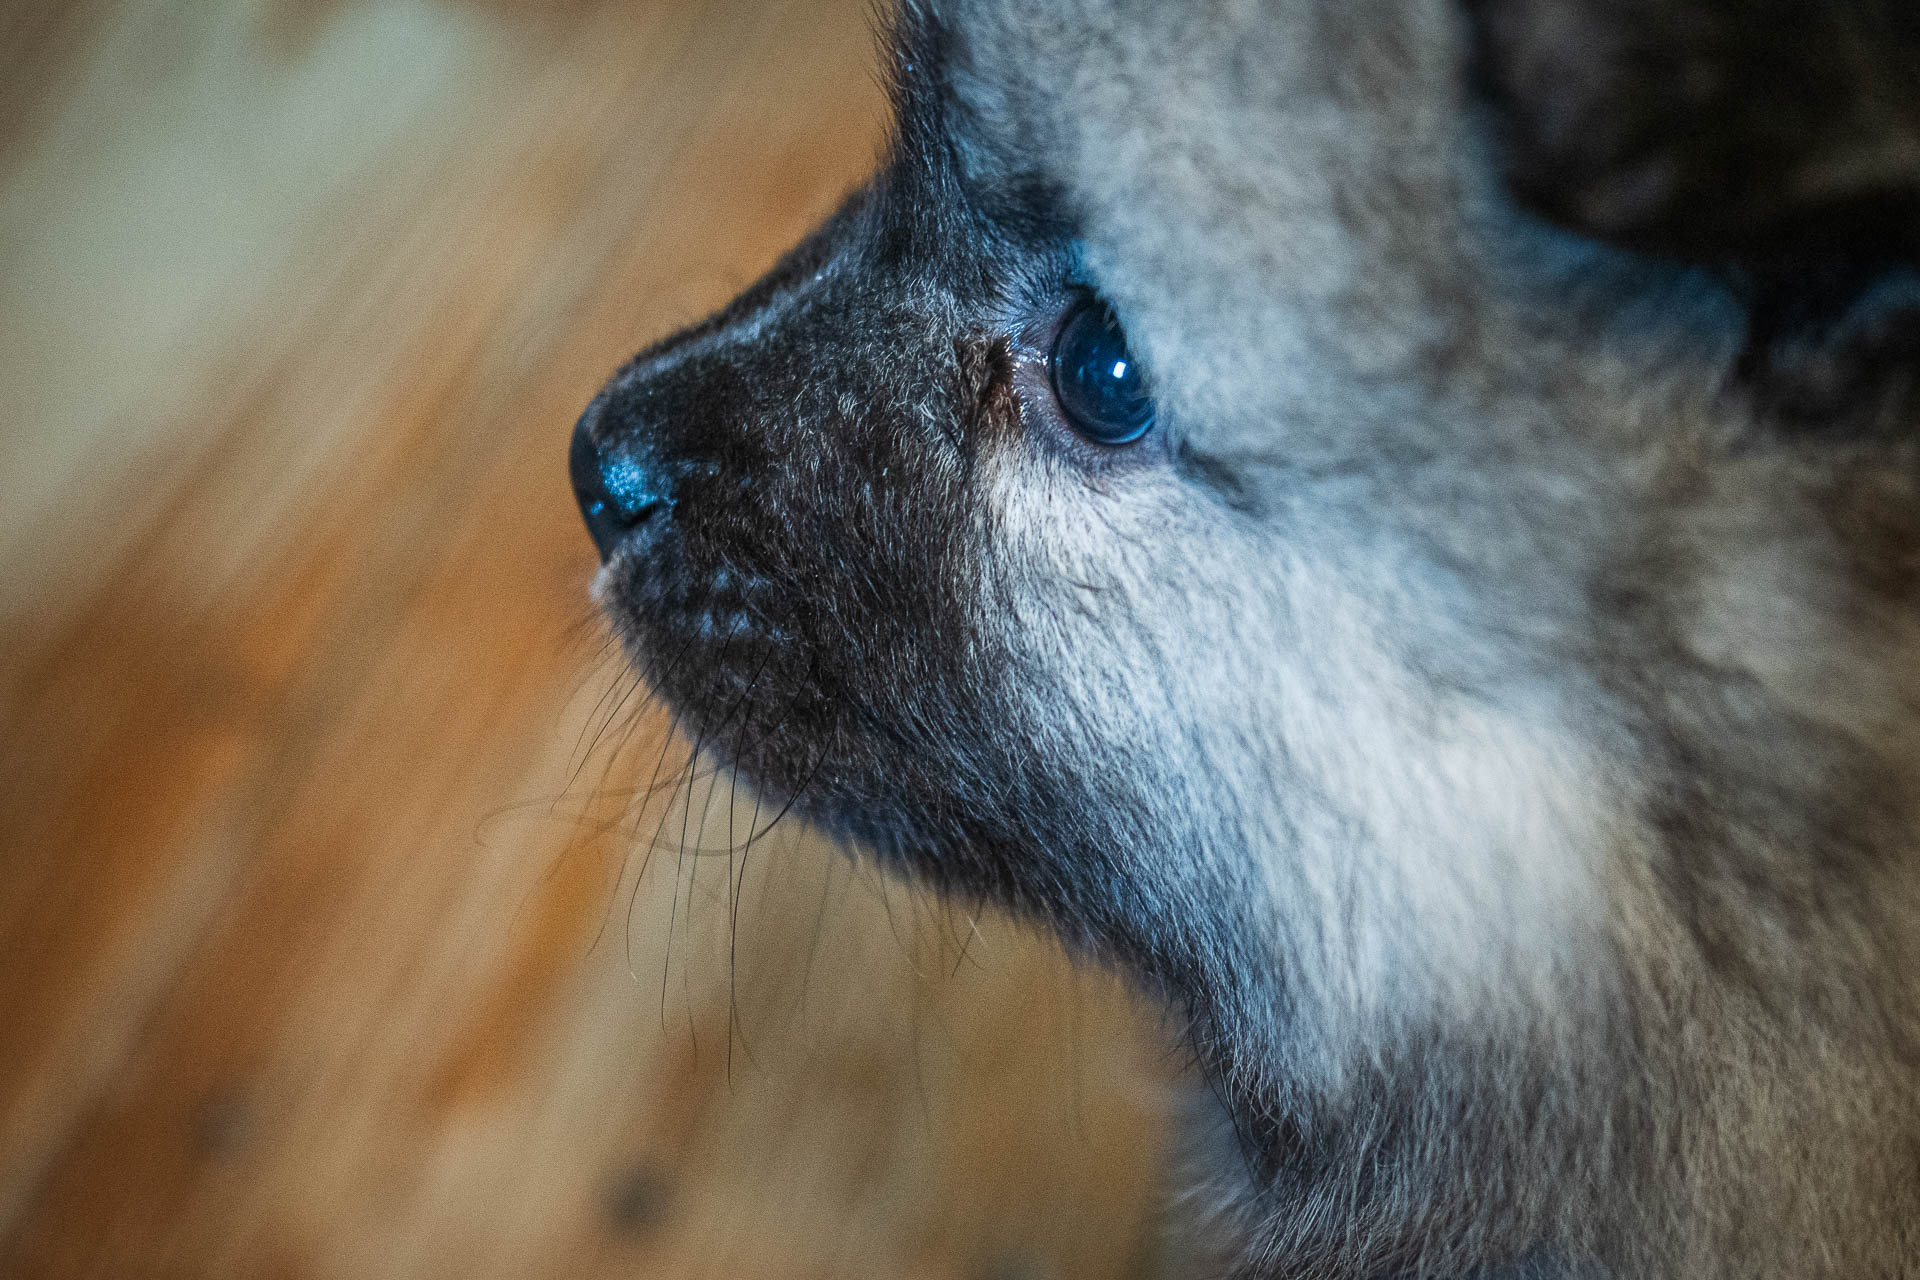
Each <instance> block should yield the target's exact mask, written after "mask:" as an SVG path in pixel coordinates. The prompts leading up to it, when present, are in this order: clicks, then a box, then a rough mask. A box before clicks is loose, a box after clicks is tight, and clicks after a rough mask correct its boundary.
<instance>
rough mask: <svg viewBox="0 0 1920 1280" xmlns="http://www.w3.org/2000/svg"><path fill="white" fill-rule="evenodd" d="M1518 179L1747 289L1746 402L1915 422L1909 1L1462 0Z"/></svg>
mask: <svg viewBox="0 0 1920 1280" xmlns="http://www.w3.org/2000/svg"><path fill="white" fill-rule="evenodd" d="M1462 4H1463V5H1464V7H1465V9H1466V11H1467V13H1468V15H1469V17H1470V19H1471V20H1472V24H1473V30H1474V39H1475V58H1474V69H1475V74H1476V80H1477V82H1478V85H1479V87H1480V89H1481V90H1482V91H1483V92H1484V94H1485V95H1486V97H1487V98H1488V99H1489V100H1490V102H1491V104H1492V107H1493V115H1494V120H1495V123H1496V128H1497V130H1498V134H1499V141H1500V145H1501V150H1502V155H1503V160H1504V163H1505V165H1506V169H1507V175H1508V179H1509V181H1510V183H1511V185H1512V188H1513V191H1514V192H1515V194H1516V195H1517V196H1518V197H1519V198H1520V199H1521V200H1522V201H1523V202H1525V203H1526V204H1528V205H1530V206H1532V207H1533V208H1534V209H1535V210H1536V211H1538V212H1540V213H1542V214H1544V215H1545V216H1547V217H1548V218H1550V219H1553V220H1555V221H1558V222H1561V223H1563V224H1565V225H1567V226H1570V227H1572V228H1574V229H1576V230H1578V231H1582V232H1585V233H1587V234H1589V235H1592V236H1595V237H1598V238H1600V239H1603V240H1608V241H1612V242H1614V243H1616V244H1620V245H1624V246H1626V247H1628V248H1632V249H1638V250H1642V251H1647V252H1653V253H1659V254H1663V255H1667V256H1671V257H1674V258H1678V259H1681V260H1684V261H1689V262H1694V263H1698V264H1702V265H1707V266H1712V267H1716V268H1720V269H1722V270H1723V271H1724V272H1725V273H1726V274H1727V275H1728V276H1729V278H1730V279H1732V280H1733V281H1734V282H1735V283H1736V285H1738V286H1739V287H1741V288H1743V289H1744V290H1745V292H1746V295H1747V299H1748V302H1749V307H1748V316H1749V328H1748V334H1747V350H1746V353H1745V355H1744V356H1743V357H1742V360H1741V362H1740V366H1739V369H1738V372H1737V376H1736V383H1735V385H1734V387H1733V388H1731V389H1732V390H1735V391H1737V392H1739V393H1742V394H1745V395H1746V396H1748V397H1749V399H1750V401H1751V402H1752V403H1753V405H1754V406H1755V408H1756V409H1757V411H1758V412H1759V414H1760V415H1761V417H1762V418H1763V419H1765V420H1769V421H1773V422H1777V423H1780V424H1783V425H1789V426H1797V427H1802V428H1813V429H1818V430H1824V431H1848V432H1858V431H1874V430H1878V431H1884V432H1893V433H1899V434H1902V435H1907V434H1911V433H1912V432H1913V430H1914V428H1915V425H1916V420H1917V419H1920V0H1462Z"/></svg>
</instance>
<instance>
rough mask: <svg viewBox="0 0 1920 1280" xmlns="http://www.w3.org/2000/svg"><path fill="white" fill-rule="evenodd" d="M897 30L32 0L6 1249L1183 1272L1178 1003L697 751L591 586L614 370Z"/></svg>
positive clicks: (868, 123)
mask: <svg viewBox="0 0 1920 1280" xmlns="http://www.w3.org/2000/svg"><path fill="white" fill-rule="evenodd" d="M871 48H872V46H871V42H870V39H869V36H868V31H867V15H866V10H865V5H864V4H863V2H862V0H805V2H794V3H769V2H767V0H712V2H709V3H699V2H694V0H688V2H684V3H674V2H669V0H640V2H637V3H611V2H605V3H595V2H593V0H544V2H542V0H519V2H515V0H488V2H481V0H472V2H470V3H455V2H452V0H447V2H444V3H431V2H429V0H378V2H373V3H364V4H355V3H325V2H324V0H207V2H204V3H198V2H196V3H182V2H181V0H24V2H23V0H8V2H4V3H0V1274H4V1275H7V1276H60V1277H68V1276H109V1277H121V1276H127V1277H148V1276H195V1277H199V1276H236V1277H241V1276H244V1277H254V1276H276V1277H279V1276H284V1277H342V1278H345V1277H354V1278H356V1280H357V1278H359V1277H377V1276H395V1277H401V1276H406V1277H412V1276H458V1277H481V1276H501V1277H508V1276H511V1277H541V1276H569V1277H591V1276H602V1275H607V1276H611V1275H633V1276H663V1277H677V1276H692V1275H704V1276H714V1277H757V1276H766V1277H776V1276H777V1277H803V1276H863V1277H864V1276H872V1277H898V1276H928V1277H977V1278H978V1280H989V1278H992V1280H1013V1278H1014V1277H1033V1278H1035V1280H1038V1278H1039V1277H1050V1276H1061V1277H1067V1276H1087V1277H1092V1276H1125V1275H1141V1274H1144V1273H1145V1271H1146V1268H1147V1259H1148V1257H1149V1254H1150V1253H1151V1250H1152V1242H1151V1235H1152V1231H1151V1228H1150V1226H1149V1225H1148V1216H1147V1214H1146V1212H1145V1208H1144V1206H1145V1204H1146V1202H1147V1196H1148V1187H1149V1185H1150V1183H1151V1181H1152V1177H1153V1168H1154V1165H1155V1162H1156V1159H1157V1151H1158V1143H1159V1138H1158V1134H1159V1121H1158V1117H1159V1115H1160V1113H1161V1110H1162V1109H1163V1093H1164V1085H1163V1081H1164V1078H1165V1076H1166V1074H1167V1071H1168V1069H1169V1066H1170V1059H1171V1057H1172V1055H1171V1053H1170V1052H1169V1050H1168V1049H1167V1048H1166V1047H1165V1046H1164V1044H1163V1042H1162V1041H1161V1039H1160V1038H1159V1035H1158V1032H1157V1031H1155V1030H1154V1029H1153V1028H1152V1027H1151V1026H1150V1024H1149V1020H1148V1019H1146V1018H1145V1017H1143V1016H1141V1015H1140V1014H1139V1013H1138V1012H1137V1011H1135V1010H1133V1009H1131V1008H1130V1007H1129V1005H1128V1003H1127V1001H1126V1000H1125V999H1124V998H1123V997H1122V996H1121V995H1120V994H1119V993H1118V992H1117V991H1116V990H1115V989H1114V988H1113V987H1112V985H1111V984H1109V983H1108V982H1107V981H1105V980H1104V979H1101V978H1098V977H1096V976H1093V975H1088V974H1074V973H1073V972H1071V971H1070V970H1069V969H1068V968H1067V966H1066V965H1065V964H1064V963H1063V962H1062V961H1061V960H1060V958H1059V957H1058V955H1057V954H1056V953H1054V952H1053V951H1052V950H1051V949H1050V948H1049V947H1047V946H1045V945H1042V944H1039V943H1037V942H1035V941H1034V940H1032V939H1031V938H1029V937H1027V936H1026V935H1024V934H1022V933H1020V932H1019V931H1017V930H1014V929H1012V928H1010V927H1009V926H1007V925H1006V924H1005V923H1004V922H999V921H994V920H986V919H982V920H978V921H975V920H972V919H970V918H969V916H968V914H967V913H966V912H965V911H963V910H959V909H955V908H948V907H944V906H940V905H937V904H933V903H931V902H929V901H928V900H926V899H924V898H922V897H920V896H917V895H916V894H914V893H912V892H909V891H907V890H905V889H903V888H902V887H901V886H899V885H897V884H891V883H885V882H882V881H881V880H879V879H878V878H876V876H875V875H874V874H873V873H872V872H871V871H870V870H869V869H867V868H865V867H862V866H859V865H858V864H856V863H854V862H851V861H849V860H847V859H846V858H844V857H842V856H840V855H839V854H837V853H835V852H833V851H831V850H825V849H822V848H820V847H819V846H818V844H817V843H816V842H813V841H811V840H809V839H808V838H806V837H805V836H804V834H803V833H800V832H798V831H796V830H794V829H793V828H792V827H790V826H789V827H783V828H781V829H780V830H778V831H777V832H776V833H775V834H774V835H773V836H770V837H769V838H768V839H767V840H766V841H765V842H764V843H762V844H760V845H757V846H755V847H754V848H753V849H752V851H751V856H750V857H748V858H747V859H746V860H745V864H744V867H743V865H742V858H741V856H740V855H739V854H738V852H737V851H736V850H735V849H733V848H730V847H729V839H728V836H727V834H726V825H727V816H726V811H725V803H726V801H727V799H728V788H727V787H725V786H724V785H721V786H720V787H719V788H718V789H717V791H713V794H712V795H711V796H710V795H709V791H710V790H712V789H713V784H712V782H711V780H708V779H704V778H703V779H696V780H694V782H693V784H692V785H691V787H690V788H688V787H678V788H676V787H668V788H663V789H660V794H658V795H657V796H655V797H653V798H652V799H649V798H648V797H647V795H646V794H645V792H646V789H647V783H648V782H649V780H650V779H653V778H654V777H656V768H658V770H659V772H658V775H657V776H658V777H660V778H664V779H666V780H669V781H672V780H677V779H679V778H680V777H681V773H680V772H679V769H680V764H681V757H680V756H679V755H677V754H676V753H675V751H674V749H673V748H672V746H671V745H670V744H666V743H665V740H664V737H663V734H664V724H663V722H662V720H661V719H660V717H658V716H657V715H656V714H654V713H653V712H651V711H649V710H647V709H646V704H645V698H644V696H643V695H642V694H638V693H634V692H633V691H632V687H631V682H630V680H629V678H628V677H627V676H626V675H625V673H624V671H623V668H622V665H621V663H620V660H619V656H618V654H617V653H612V652H610V651H609V650H608V649H607V647H606V645H605V635H604V632H603V630H602V629H601V628H600V626H599V625H598V623H597V621H596V620H595V619H594V618H593V616H592V612H591V609H590V607H589V606H588V604H587V602H586V597H585V587H586V582H587V578H588V575H589V573H590V571H591V567H592V566H591V559H592V555H591V550H590V548H589V546H588V543H587V539H586V537H585V535H584V532H583V531H582V529H581V528H580V527H579V524H578V519H577V517H576V515H575V513H574V510H573V504H572V501H571V499H570V497H569V494H568V492H567V486H566V482H565V456H564V455H565V445H566V440H567V431H568V429H569V427H570V425H571V421H572V418H573V416H574V414H575V413H577V412H578V410H579V409H580V408H581V407H582V406H583V405H584V404H585V402H586V400H587V399H588V397H589V396H590V395H591V394H592V392H593V390H594V389H595V387H596V386H597V385H598V383H599V381H600V380H601V379H602V378H603V377H604V376H605V375H606V374H607V373H608V372H609V371H610V370H611V369H612V368H613V367H614V366H615V365H616V364H618V363H619V362H620V360H621V359H623V358H624V357H625V356H626V355H627V354H629V353H630V352H631V351H633V350H634V349H636V348H637V347H639V346H640V345H643V344H644V343H645V342H646V341H648V340H650V339H651V338H653V337H657V336H659V335H660V334H662V333H663V332H665V331H666V330H668V329H669V328H671V327H673V326H674V325H676V324H679V323H683V322H685V321H688V320H691V319H693V318H695V317H697V316H698V315H700V314H701V313H702V312H703V311H704V310H706V309H708V308H710V307H712V306H714V305H716V304H717V303H719V302H720V301H722V300H723V299H724V298H725V297H726V295H727V294H728V293H729V292H731V291H732V290H733V289H735V288H737V287H739V286H740V285H741V284H743V283H745V282H746V281H747V280H748V279H750V278H751V277H752V275H753V274H754V273H756V272H757V271H759V270H760V269H762V268H763V267H764V266H766V265H767V264H768V263H769V262H770V261H771V260H772V259H773V257H774V256H775V254H776V253H777V252H778V251H779V249H780V248H781V247H782V246H783V245H784V244H786V243H787V242H789V241H791V240H792V239H793V238H795V237H796V236H797V235H798V234H799V233H800V232H801V231H802V230H804V228H805V227H806V226H807V225H808V224H809V222H810V221H811V220H812V219H814V218H816V217H818V216H819V215H821V214H822V213H823V212H824V211H826V210H827V209H829V208H830V207H831V206H832V205H833V204H834V202H835V201H836V200H837V198H838V197H839V196H840V194H841V193H842V192H843V191H845V190H846V189H847V188H848V187H849V186H850V185H851V184H852V183H854V182H855V181H857V180H858V178H859V177H860V175H861V174H862V173H863V172H864V171H865V169H866V168H867V167H868V165H869V164H870V163H871V160H872V157H873V155H874V153H875V149H876V147H877V145H878V139H879V135H880V130H881V128H882V121H881V103H880V94H879V91H878V89H877V87H876V80H875V75H874V71H873V65H874V62H873V58H872V53H871ZM662 761H664V764H662ZM689 797H690V798H691V815H690V816H689V815H688V814H687V810H688V805H689ZM749 816H750V807H749V808H748V810H747V811H744V812H742V813H740V814H738V815H736V817H735V821H736V824H737V831H736V835H735V837H734V839H733V844H734V845H736V846H737V845H738V843H739V842H740V839H741V837H742V836H743V835H744V823H745V821H746V819H747V818H748V817H749ZM683 830H684V831H685V833H686V839H685V841H684V842H683V840H682V838H681V835H682V831H683ZM650 850H652V851H653V852H652V854H651V856H649V851H650ZM702 850H704V851H705V852H704V853H703V852H701V851H702Z"/></svg>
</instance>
